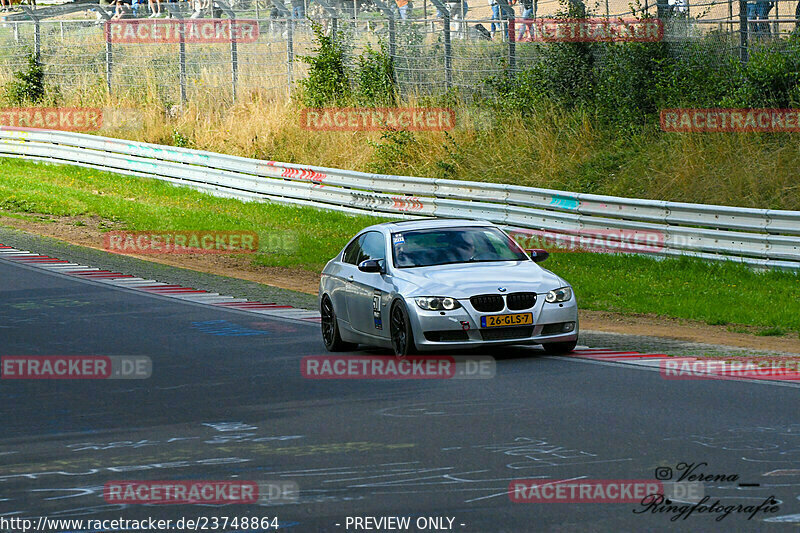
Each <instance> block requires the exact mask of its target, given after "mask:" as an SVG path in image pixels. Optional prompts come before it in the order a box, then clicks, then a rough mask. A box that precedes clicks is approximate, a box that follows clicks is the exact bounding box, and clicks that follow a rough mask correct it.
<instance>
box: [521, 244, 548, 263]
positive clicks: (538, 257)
mask: <svg viewBox="0 0 800 533" xmlns="http://www.w3.org/2000/svg"><path fill="white" fill-rule="evenodd" d="M525 251H526V252H528V255H530V256H531V259H532V260H533V262H534V263H541V262H542V261H544V260H545V259H547V258H548V257H550V252H548V251H547V250H542V249H541V248H531V249H529V250H525Z"/></svg>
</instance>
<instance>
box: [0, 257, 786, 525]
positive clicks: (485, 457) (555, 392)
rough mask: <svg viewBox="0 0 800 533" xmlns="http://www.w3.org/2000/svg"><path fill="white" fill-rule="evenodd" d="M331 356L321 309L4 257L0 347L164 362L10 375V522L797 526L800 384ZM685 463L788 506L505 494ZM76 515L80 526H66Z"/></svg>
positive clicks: (590, 365) (746, 497)
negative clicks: (166, 488)
mask: <svg viewBox="0 0 800 533" xmlns="http://www.w3.org/2000/svg"><path fill="white" fill-rule="evenodd" d="M12 244H13V243H12ZM219 321H225V322H219ZM209 324H226V325H227V326H228V327H225V328H219V327H210V326H209ZM236 332H239V333H241V332H248V334H236ZM605 341H608V342H613V343H616V345H617V346H620V345H622V344H624V343H625V342H628V343H629V344H630V346H627V347H628V348H629V349H630V350H639V351H643V350H646V349H648V348H647V347H644V346H643V345H641V344H637V341H636V339H633V340H626V339H625V338H624V337H622V336H614V338H611V337H601V336H591V335H584V336H583V337H582V339H581V344H584V345H589V346H595V347H603V346H604V344H601V342H605ZM608 342H607V343H608ZM642 342H643V343H644V342H645V341H642ZM648 342H649V341H648ZM607 343H606V344H607ZM323 353H324V347H323V345H322V342H321V339H320V334H319V325H317V324H314V323H309V322H303V321H299V320H286V319H271V318H265V317H263V316H258V315H255V314H252V313H248V312H244V311H236V310H227V309H221V308H213V307H210V306H206V305H199V304H195V303H184V302H180V301H176V300H174V299H168V298H164V297H160V296H156V295H147V294H142V293H138V292H133V291H129V290H124V289H119V288H114V287H107V286H104V285H101V284H99V283H96V282H92V281H84V280H79V279H74V277H67V276H65V275H61V274H55V273H47V272H43V271H41V270H37V269H34V268H32V267H29V266H25V265H18V264H13V263H11V262H9V261H7V260H2V259H0V355H2V356H11V355H30V356H45V355H73V356H74V355H107V356H147V357H149V358H150V359H151V361H152V375H151V377H150V378H148V379H139V380H126V379H110V380H11V379H3V380H2V381H0V414H2V434H0V518H3V519H11V518H31V519H34V520H38V518H39V517H42V516H46V517H47V518H48V519H58V518H76V519H93V520H94V519H117V518H124V519H130V520H133V519H137V520H139V519H146V518H150V517H152V518H155V519H172V520H173V521H174V520H178V519H180V518H181V517H185V518H192V519H194V518H197V517H224V516H227V517H244V516H246V517H270V518H273V517H277V519H278V520H277V523H278V525H279V527H280V528H281V529H284V530H286V531H297V532H317V531H319V532H339V531H391V530H393V529H389V528H383V529H365V528H363V527H362V528H361V529H356V528H355V526H354V525H353V524H354V522H353V518H354V517H376V518H378V517H390V516H392V517H411V520H412V524H413V523H414V521H417V520H418V519H422V522H420V523H426V524H427V525H428V527H425V528H423V529H414V528H412V529H409V531H464V532H470V533H475V532H481V533H482V532H487V533H492V532H520V531H558V532H568V531H569V532H573V531H578V532H583V531H637V532H638V531H668V530H682V531H750V530H756V529H758V530H766V531H769V530H790V528H791V530H796V528H797V527H798V524H800V419H799V418H798V413H799V412H800V409H798V407H799V406H800V402H798V393H799V392H800V391H799V390H798V384H797V383H763V382H761V383H758V382H753V381H732V380H725V381H721V380H665V379H663V378H662V377H661V375H660V374H659V372H658V371H652V370H646V369H641V368H633V367H630V366H625V365H619V364H613V363H602V362H596V361H587V360H578V359H575V358H567V357H551V356H547V355H545V354H544V353H543V352H541V351H540V350H538V349H537V348H510V349H508V350H506V351H505V352H502V353H494V355H495V356H496V357H497V358H498V360H497V368H496V377H494V378H493V379H483V380H310V379H304V378H303V377H302V375H301V372H300V366H301V358H302V357H304V356H310V355H322V354H323ZM359 353H361V354H364V353H373V354H376V355H380V356H384V357H386V358H389V357H390V356H389V355H386V354H385V353H381V352H359ZM682 463H686V464H692V463H694V464H695V466H696V469H694V470H693V472H694V474H701V475H713V476H720V477H725V479H726V480H724V481H719V480H716V481H710V482H704V483H703V490H704V493H705V495H707V496H710V501H709V505H710V504H711V503H713V502H714V501H716V500H720V502H721V505H723V506H734V507H735V506H737V505H739V504H741V505H742V506H755V505H758V504H760V503H762V502H764V501H765V500H767V499H768V498H770V497H772V498H774V500H775V501H776V503H775V505H776V506H777V507H778V509H776V510H775V511H774V512H771V513H764V512H760V513H758V514H757V515H756V516H754V517H753V518H752V519H748V513H743V512H737V511H732V512H730V513H729V514H727V515H726V516H723V517H722V519H721V520H717V519H719V518H720V516H721V515H720V513H716V514H710V513H704V514H700V513H694V514H692V515H691V516H688V517H686V518H685V519H684V518H682V517H678V519H677V520H671V518H674V517H675V516H676V515H675V513H668V512H661V513H652V512H650V511H648V510H647V509H645V506H643V505H641V504H640V503H633V502H631V503H552V502H548V503H531V502H523V503H516V502H512V501H511V498H510V495H509V484H510V483H511V482H512V481H513V480H517V479H531V478H537V479H553V480H575V479H589V480H601V479H602V480H654V479H655V478H656V477H657V476H663V475H665V472H666V471H665V470H664V468H666V467H668V468H671V469H672V475H673V476H674V477H673V478H672V479H673V480H676V479H677V476H678V475H679V474H680V468H681V465H682ZM684 466H685V465H684ZM657 469H658V470H659V472H658V473H657V472H656V470H657ZM120 480H154V481H155V480H184V481H185V480H248V481H256V482H276V481H281V482H284V481H285V482H294V483H296V484H297V486H298V487H299V489H300V490H299V494H297V495H296V498H295V499H294V500H293V501H279V502H273V501H263V502H261V503H260V504H228V505H208V504H183V505H179V504H176V505H164V504H127V505H126V504H116V503H108V502H107V501H106V500H105V499H104V496H103V487H104V484H106V483H107V482H110V481H120ZM742 485H744V486H742ZM676 505H677V504H676ZM687 505H688V504H687ZM348 517H350V522H349V525H348ZM427 518H433V519H438V520H432V521H427V520H426V519H427ZM449 519H452V522H450V520H449ZM362 523H364V522H362ZM209 525H210V524H209ZM373 525H374V523H373ZM437 527H438V529H437ZM0 529H2V528H0ZM6 529H7V530H8V531H18V529H13V528H8V527H7V528H6ZM68 530H69V531H72V530H77V528H62V529H49V531H68ZM109 530H110V528H109ZM207 530H209V531H237V530H241V529H237V528H232V527H227V528H218V529H210V528H209V529H207ZM249 530H250V531H270V530H274V528H273V529H249ZM395 530H396V529H395ZM83 531H95V530H88V529H84V530H83Z"/></svg>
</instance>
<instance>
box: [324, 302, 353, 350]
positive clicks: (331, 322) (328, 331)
mask: <svg viewBox="0 0 800 533" xmlns="http://www.w3.org/2000/svg"><path fill="white" fill-rule="evenodd" d="M319 312H320V315H322V321H321V322H322V342H323V343H325V348H326V349H327V350H328V351H329V352H345V351H348V350H354V349H355V348H356V346H358V345H357V344H354V343H352V342H345V341H343V340H342V337H341V335H339V323H338V322H337V320H336V312H335V311H334V310H333V302H331V299H330V298H329V297H328V295H327V294H326V295H324V296H323V297H322V301H321V302H320V305H319Z"/></svg>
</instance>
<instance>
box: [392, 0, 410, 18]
mask: <svg viewBox="0 0 800 533" xmlns="http://www.w3.org/2000/svg"><path fill="white" fill-rule="evenodd" d="M395 2H396V3H397V11H399V12H400V18H401V19H402V20H406V19H408V13H409V11H411V2H409V0H395Z"/></svg>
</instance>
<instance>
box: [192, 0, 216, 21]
mask: <svg viewBox="0 0 800 533" xmlns="http://www.w3.org/2000/svg"><path fill="white" fill-rule="evenodd" d="M210 8H211V2H210V0H192V15H191V16H190V17H189V18H193V19H199V18H203V16H204V15H205V14H206V12H207V11H208V10H209V9H210Z"/></svg>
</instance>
